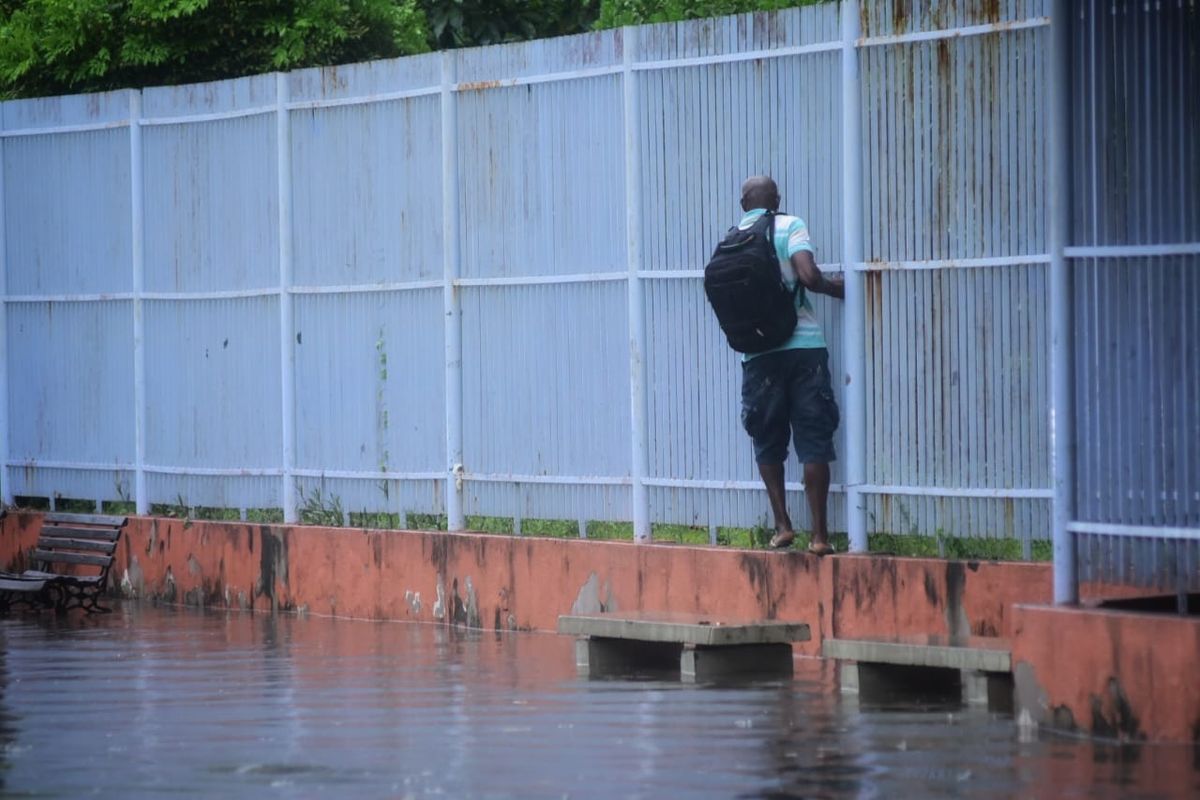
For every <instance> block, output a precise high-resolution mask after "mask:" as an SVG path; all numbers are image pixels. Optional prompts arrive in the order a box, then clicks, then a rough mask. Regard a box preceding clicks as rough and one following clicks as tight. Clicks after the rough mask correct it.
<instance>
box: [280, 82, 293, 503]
mask: <svg viewBox="0 0 1200 800" xmlns="http://www.w3.org/2000/svg"><path fill="white" fill-rule="evenodd" d="M287 101H288V81H287V74H286V73H283V72H278V73H276V74H275V153H276V173H277V174H276V179H277V186H278V191H279V364H280V371H279V377H280V392H279V396H280V398H281V409H280V411H281V414H280V421H281V423H282V424H281V436H282V447H281V455H282V458H283V486H282V493H281V495H280V496H281V498H282V502H283V521H284V522H295V521H296V519H297V503H296V480H295V478H294V477H293V474H292V471H293V470H294V469H295V466H296V349H295V348H296V341H295V337H296V323H295V306H294V302H293V299H292V129H291V116H290V114H291V112H289V111H288V108H287Z"/></svg>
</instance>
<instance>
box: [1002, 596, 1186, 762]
mask: <svg viewBox="0 0 1200 800" xmlns="http://www.w3.org/2000/svg"><path fill="white" fill-rule="evenodd" d="M1014 628H1015V630H1014V636H1013V642H1012V646H1013V651H1012V660H1013V678H1014V681H1015V684H1016V703H1017V708H1018V711H1019V713H1021V714H1022V716H1023V717H1025V718H1026V719H1028V721H1030V722H1037V723H1039V724H1041V725H1044V726H1049V727H1052V728H1055V729H1059V730H1067V731H1077V732H1081V733H1087V734H1091V735H1093V736H1099V737H1104V738H1109V739H1119V740H1123V741H1135V742H1136V741H1174V742H1188V741H1196V742H1198V743H1200V618H1197V617H1183V616H1178V615H1173V614H1147V613H1136V612H1129V611H1113V610H1106V609H1103V610H1102V609H1080V608H1054V607H1034V606H1024V605H1018V606H1017V607H1016V608H1015V609H1014ZM1197 758H1200V750H1197Z"/></svg>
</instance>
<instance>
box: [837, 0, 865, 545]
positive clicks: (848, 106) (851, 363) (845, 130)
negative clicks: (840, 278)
mask: <svg viewBox="0 0 1200 800" xmlns="http://www.w3.org/2000/svg"><path fill="white" fill-rule="evenodd" d="M858 5H859V4H858V2H857V0H843V2H842V7H841V24H842V270H843V273H842V274H843V275H844V276H845V279H846V300H845V309H844V314H843V316H842V322H843V326H844V340H843V341H844V345H843V347H844V349H845V351H844V352H843V354H842V363H843V365H844V369H845V371H846V376H845V385H846V394H845V398H846V408H845V423H846V530H847V532H848V533H849V534H850V551H851V552H853V553H862V552H865V551H866V549H867V511H866V505H865V503H864V500H863V494H862V492H861V490H860V487H861V486H862V485H863V484H864V483H866V457H867V436H866V420H867V415H866V383H865V379H866V366H865V364H864V363H863V362H864V360H865V358H866V348H865V346H864V342H863V338H864V336H863V335H864V327H865V324H866V322H865V313H864V308H863V305H864V302H865V299H866V293H865V291H864V287H863V284H864V276H865V273H863V272H862V271H861V270H860V269H859V263H860V262H861V261H862V164H861V159H862V145H861V135H862V131H861V122H860V118H859V113H860V112H859V80H858V47H857V42H858V37H859V16H858Z"/></svg>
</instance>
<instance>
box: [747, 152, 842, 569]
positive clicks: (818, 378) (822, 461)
mask: <svg viewBox="0 0 1200 800" xmlns="http://www.w3.org/2000/svg"><path fill="white" fill-rule="evenodd" d="M779 199H780V198H779V188H778V187H777V186H776V185H775V181H774V180H772V179H771V178H769V177H767V176H765V175H758V176H755V177H752V178H747V179H746V182H745V183H743V184H742V210H743V211H744V212H746V213H745V215H744V216H743V217H742V221H741V222H740V223H738V228H739V229H741V230H746V229H748V228H750V227H751V226H753V225H754V222H755V221H756V220H757V219H759V218H760V217H761V216H762V215H763V214H766V213H767V212H771V213H773V214H774V213H776V212H778V210H779ZM774 232H775V242H774V244H775V252H776V253H777V255H778V256H779V268H780V270H782V277H783V281H784V283H785V284H786V285H787V287H788V288H789V289H792V290H794V291H795V305H796V318H797V321H796V328H795V330H794V331H792V335H791V337H790V338H789V339H787V340H786V341H785V342H784V343H783V344H781V345H779V346H777V347H774V348H772V349H770V350H765V351H763V352H761V353H746V354H744V355H743V356H742V426H743V427H744V428H745V429H746V433H748V434H750V438H751V439H752V440H753V441H754V456H755V460H756V461H757V462H758V472H759V474H760V475H762V479H763V483H764V484H766V487H767V497H768V498H769V499H770V501H771V512H772V513H773V514H774V516H775V535H774V536H773V537H771V547H777V548H784V547H790V546H791V544H792V540H793V539H795V537H796V532H795V530H794V529H793V528H792V519H791V517H790V516H788V510H787V498H786V495H785V492H784V480H783V462H784V460H785V459H786V458H787V449H788V436H789V433H790V435H791V438H792V444H793V446H794V447H795V448H796V458H797V459H799V461H800V462H801V463H802V464H804V491H805V495H806V496H807V498H808V508H809V511H810V513H811V515H812V540H811V542H810V543H809V546H808V550H809V552H811V553H814V554H816V555H820V556H823V555H828V554H829V553H832V552H833V547H832V546H831V545H830V544H829V527H828V524H827V519H826V510H827V507H828V502H829V463H830V462H831V461H833V460H834V459H836V458H837V455H836V454H835V453H834V449H833V433H834V431H836V430H837V427H838V422H839V419H840V417H839V414H838V407H837V401H836V400H834V397H833V386H832V383H831V380H830V375H829V351H828V350H827V349H826V347H825V335H824V334H823V333H822V332H821V325H820V323H818V322H817V317H816V315H815V314H814V313H813V308H812V304H811V303H810V302H809V300H808V296H807V294H806V290H807V291H809V292H816V293H818V294H826V295H829V296H830V297H837V298H840V299H844V298H845V287H844V284H843V281H842V277H841V276H840V275H839V276H835V277H833V278H829V277H826V276H825V275H823V274H821V270H820V269H818V268H817V262H816V260H815V259H814V258H813V250H812V245H811V244H810V243H809V238H808V227H807V226H806V225H805V224H804V220H802V219H799V218H798V217H793V216H789V215H787V214H777V215H776V217H775V225H774ZM797 281H798V282H799V284H800V286H799V287H797V286H796V283H797Z"/></svg>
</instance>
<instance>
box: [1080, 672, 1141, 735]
mask: <svg viewBox="0 0 1200 800" xmlns="http://www.w3.org/2000/svg"><path fill="white" fill-rule="evenodd" d="M1107 689H1108V691H1107V692H1106V696H1100V695H1095V694H1093V695H1091V698H1090V699H1091V706H1092V733H1093V734H1095V735H1096V736H1103V737H1105V738H1108V739H1118V740H1121V741H1134V742H1137V741H1144V740H1145V738H1146V735H1145V733H1144V732H1143V731H1142V727H1141V723H1140V721H1139V720H1138V717H1137V715H1136V714H1134V713H1133V706H1131V705H1130V703H1129V698H1128V696H1126V694H1125V689H1124V688H1123V687H1122V686H1121V682H1120V681H1119V680H1117V679H1116V677H1110V678H1109V679H1108V687H1107Z"/></svg>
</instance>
